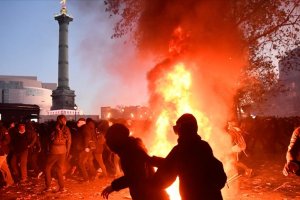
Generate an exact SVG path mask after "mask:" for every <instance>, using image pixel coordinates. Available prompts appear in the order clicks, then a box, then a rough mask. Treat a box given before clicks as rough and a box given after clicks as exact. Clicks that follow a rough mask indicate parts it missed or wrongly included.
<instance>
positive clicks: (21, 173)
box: [0, 115, 122, 192]
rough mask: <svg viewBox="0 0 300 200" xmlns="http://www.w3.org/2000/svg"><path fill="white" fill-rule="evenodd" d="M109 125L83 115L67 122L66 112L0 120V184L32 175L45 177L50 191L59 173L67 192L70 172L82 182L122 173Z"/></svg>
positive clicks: (61, 188)
mask: <svg viewBox="0 0 300 200" xmlns="http://www.w3.org/2000/svg"><path fill="white" fill-rule="evenodd" d="M67 123H68V124H67ZM108 127H109V124H108V121H105V120H103V121H98V122H96V121H94V120H93V119H91V118H87V119H84V118H80V119H79V120H78V121H77V122H76V123H74V122H71V121H68V122H67V119H66V117H65V116H64V115H60V116H58V117H57V121H51V122H49V123H41V124H39V123H36V122H33V121H26V122H23V121H20V122H14V121H12V122H10V123H8V124H4V123H2V122H0V169H1V172H2V173H0V180H1V181H0V186H1V187H9V186H11V185H13V184H26V183H28V181H29V178H30V177H35V178H40V177H45V192H47V191H52V190H53V188H51V180H52V178H53V177H55V178H56V179H57V180H58V188H57V189H58V191H60V192H63V191H65V187H64V178H65V177H66V176H76V177H79V180H78V181H80V182H89V181H92V180H94V179H95V178H105V177H107V176H109V175H110V176H120V175H121V174H122V171H121V169H120V166H119V158H118V156H117V155H116V154H115V153H113V152H111V151H110V149H109V148H107V146H106V145H105V138H104V135H105V132H106V131H107V129H108ZM103 155H104V156H105V162H106V163H104V158H103ZM107 166H109V170H107V169H106V168H107Z"/></svg>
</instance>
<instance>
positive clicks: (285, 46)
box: [105, 0, 300, 100]
mask: <svg viewBox="0 0 300 200" xmlns="http://www.w3.org/2000/svg"><path fill="white" fill-rule="evenodd" d="M105 4H106V10H107V12H109V13H110V14H111V15H114V16H119V17H120V20H119V21H118V22H117V24H116V26H115V33H114V35H113V37H114V38H118V37H121V36H123V35H125V34H129V33H131V34H132V35H133V40H134V41H135V42H136V43H137V45H138V46H139V47H141V48H143V49H147V50H149V51H155V52H158V51H159V53H163V51H167V47H166V46H164V44H165V42H163V41H169V40H170V38H171V35H172V32H173V31H174V29H175V28H176V27H178V26H181V27H183V29H185V30H187V31H189V35H190V38H191V42H190V43H191V44H197V45H198V46H199V45H200V46H201V45H202V44H204V46H205V45H206V46H207V45H214V44H215V43H216V42H218V43H220V41H224V38H225V39H227V40H228V43H234V44H235V45H236V44H237V43H238V45H236V46H238V48H240V49H241V50H242V51H246V52H247V59H248V64H247V65H246V66H245V68H244V70H243V72H242V74H241V79H240V83H239V84H240V86H241V87H240V89H239V90H238V96H237V99H241V98H244V99H245V97H246V96H247V97H249V98H250V99H252V100H255V97H256V98H257V97H261V96H262V95H261V94H263V93H264V91H266V90H269V89H270V88H272V87H273V86H274V85H276V84H277V72H276V66H275V64H274V62H273V60H274V58H275V57H276V58H280V57H282V56H284V55H285V53H286V52H287V51H289V50H291V49H293V48H295V47H296V46H297V45H298V44H299V41H300V34H299V30H300V0H251V1H250V0H226V1H224V0H184V1H183V0H105ZM200 24H201V25H200ZM219 38H223V40H220V39H219ZM158 49H159V50H158ZM190 49H191V50H193V46H192V45H191V46H190ZM246 99H247V98H246ZM256 100H257V99H256Z"/></svg>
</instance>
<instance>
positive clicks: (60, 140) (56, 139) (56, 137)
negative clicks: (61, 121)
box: [51, 129, 68, 145]
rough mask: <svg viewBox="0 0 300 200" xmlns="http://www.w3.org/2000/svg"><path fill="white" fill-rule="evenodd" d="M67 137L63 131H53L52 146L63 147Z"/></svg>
mask: <svg viewBox="0 0 300 200" xmlns="http://www.w3.org/2000/svg"><path fill="white" fill-rule="evenodd" d="M67 139H68V135H67V133H66V131H65V130H57V129H56V130H55V131H53V132H52V133H51V143H52V144H54V145H65V144H66V142H67Z"/></svg>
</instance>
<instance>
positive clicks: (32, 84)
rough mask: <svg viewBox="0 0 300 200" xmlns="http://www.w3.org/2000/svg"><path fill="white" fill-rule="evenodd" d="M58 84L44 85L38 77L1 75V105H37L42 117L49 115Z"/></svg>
mask: <svg viewBox="0 0 300 200" xmlns="http://www.w3.org/2000/svg"><path fill="white" fill-rule="evenodd" d="M56 87H57V84H56V83H42V82H41V81H38V80H37V77H36V76H5V75H0V103H22V104H35V105H38V106H39V107H40V115H48V112H49V111H50V108H51V105H52V97H51V94H52V90H54V89H55V88H56Z"/></svg>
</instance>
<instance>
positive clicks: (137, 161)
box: [101, 123, 168, 200]
mask: <svg viewBox="0 0 300 200" xmlns="http://www.w3.org/2000/svg"><path fill="white" fill-rule="evenodd" d="M105 139H106V143H107V145H108V147H109V148H110V149H111V150H112V151H113V152H115V153H116V154H118V155H119V157H120V161H121V167H122V170H123V172H124V176H122V177H120V178H117V179H115V180H114V181H113V182H112V183H111V185H110V186H108V187H106V188H105V189H104V190H103V191H102V193H101V195H102V197H104V198H106V199H107V198H108V196H109V194H110V193H111V192H113V191H119V190H121V189H124V188H127V187H129V192H130V195H131V197H132V200H162V199H168V195H167V194H166V192H165V191H163V190H162V189H155V188H152V187H151V185H150V182H149V180H150V178H152V175H153V174H154V169H153V167H151V166H150V164H149V163H150V159H151V158H150V157H149V156H148V154H147V153H146V150H145V148H144V145H143V144H142V141H141V140H140V139H138V138H134V137H130V136H129V130H128V128H127V127H126V126H124V125H123V124H118V123H116V124H114V125H112V126H111V127H109V128H108V130H107V133H106V136H105Z"/></svg>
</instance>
